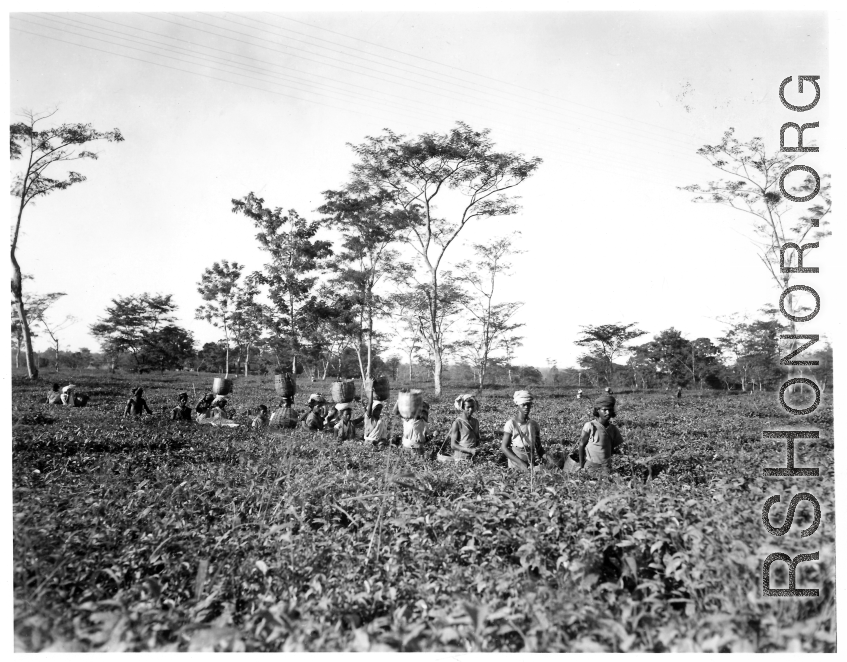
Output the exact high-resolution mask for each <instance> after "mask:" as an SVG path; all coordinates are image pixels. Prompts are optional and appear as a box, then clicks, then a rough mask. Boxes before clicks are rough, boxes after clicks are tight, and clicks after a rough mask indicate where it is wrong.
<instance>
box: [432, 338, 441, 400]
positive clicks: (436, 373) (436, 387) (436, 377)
mask: <svg viewBox="0 0 847 662" xmlns="http://www.w3.org/2000/svg"><path fill="white" fill-rule="evenodd" d="M432 354H433V359H434V361H433V367H432V381H433V391H434V394H435V396H436V397H438V396H440V395H441V375H442V373H443V372H444V364H443V363H442V360H441V351H440V350H438V349H436V350H435V351H433V353H432Z"/></svg>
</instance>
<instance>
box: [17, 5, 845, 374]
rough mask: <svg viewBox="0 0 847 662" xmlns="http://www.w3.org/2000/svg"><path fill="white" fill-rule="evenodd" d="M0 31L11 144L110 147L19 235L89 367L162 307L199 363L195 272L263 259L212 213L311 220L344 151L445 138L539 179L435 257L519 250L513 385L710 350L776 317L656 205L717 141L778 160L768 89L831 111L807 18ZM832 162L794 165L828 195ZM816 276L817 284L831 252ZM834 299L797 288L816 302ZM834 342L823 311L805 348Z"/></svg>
mask: <svg viewBox="0 0 847 662" xmlns="http://www.w3.org/2000/svg"><path fill="white" fill-rule="evenodd" d="M9 27H10V83H11V85H10V121H17V120H18V116H17V113H19V112H20V111H21V110H22V109H27V108H28V109H31V110H34V111H36V112H42V111H48V110H51V109H55V108H58V111H57V112H56V114H55V115H54V116H53V117H52V118H51V119H50V120H48V121H52V122H55V123H64V122H68V123H71V122H86V123H91V124H92V125H93V126H94V127H95V128H97V129H101V130H108V129H112V128H114V127H118V128H120V130H121V132H122V133H123V135H124V137H125V141H124V142H122V143H119V144H112V143H103V144H102V145H98V146H97V151H98V152H99V159H98V160H97V161H87V162H83V163H81V164H79V165H78V166H77V167H78V169H79V171H80V172H82V173H83V174H84V175H85V176H86V177H87V178H88V179H87V181H86V182H84V183H82V184H79V185H77V186H74V187H72V188H71V189H69V190H67V191H62V192H58V193H55V194H53V195H52V196H50V197H48V198H45V199H43V200H40V201H38V203H37V205H35V206H31V207H28V208H27V209H26V211H25V214H24V219H23V225H22V235H21V240H20V246H19V250H18V260H19V262H20V264H21V266H22V268H23V271H24V272H25V273H28V274H31V275H32V276H33V280H32V281H28V282H27V286H28V287H30V288H31V289H32V290H33V291H36V292H39V293H44V292H57V291H61V292H65V293H66V296H65V297H64V298H62V299H61V300H60V302H59V303H57V304H56V306H55V307H54V312H53V316H54V318H55V319H61V318H63V317H64V316H66V315H73V316H74V317H75V318H77V320H78V321H77V322H76V323H75V324H73V325H72V326H70V327H68V328H67V329H66V330H65V331H63V332H62V335H61V342H62V346H63V347H65V348H71V349H77V348H80V347H88V348H90V349H92V350H96V349H97V343H96V341H95V339H94V338H93V337H92V336H91V335H90V334H89V333H88V328H89V326H90V325H91V324H92V323H94V322H96V321H97V319H98V317H100V316H102V315H103V312H104V310H105V308H106V307H107V306H108V305H109V304H110V301H111V300H112V299H113V298H115V297H118V296H127V295H130V294H140V293H142V292H151V293H153V292H157V293H163V294H172V295H173V296H174V301H175V302H176V303H177V304H178V306H179V308H178V313H177V314H178V318H179V323H180V324H181V325H182V326H184V327H185V328H187V329H189V330H191V331H192V332H193V333H194V335H195V338H196V339H197V341H198V345H202V343H204V342H209V341H213V340H216V339H218V337H219V332H218V331H216V330H215V329H214V328H213V327H211V326H210V325H209V324H208V323H206V322H202V321H197V320H195V319H194V310H195V309H196V308H197V306H198V305H199V304H200V303H201V299H200V295H199V294H198V293H197V285H196V284H197V282H198V281H199V279H200V275H201V273H202V272H203V270H204V269H205V268H206V267H209V266H211V264H212V263H213V262H215V261H219V260H221V259H227V260H230V261H237V262H239V263H243V264H245V265H246V266H247V267H248V269H249V270H253V269H260V268H261V266H262V264H264V262H265V261H266V258H265V257H264V255H263V254H262V252H261V250H260V249H259V246H258V243H257V241H256V240H255V230H254V228H253V226H252V225H251V224H250V222H249V221H248V219H246V218H245V217H243V216H236V215H234V214H233V213H232V212H231V208H232V205H231V200H232V199H233V198H241V197H243V196H244V195H246V194H247V193H249V192H254V193H255V194H256V195H259V196H261V197H263V198H264V199H265V201H266V204H268V205H271V206H274V207H277V206H279V207H282V208H284V209H296V210H297V211H298V212H299V213H300V214H301V215H303V216H306V217H307V218H312V219H317V218H319V215H318V214H317V212H316V211H315V210H316V209H317V207H319V206H320V205H321V203H322V197H321V192H322V191H324V190H327V189H332V188H339V187H341V186H343V185H344V184H345V182H346V181H347V179H348V177H349V173H350V169H351V166H352V164H353V163H354V154H353V151H352V149H351V147H350V145H349V144H358V143H361V142H362V141H363V140H364V139H365V138H366V137H367V136H375V135H379V134H380V133H381V132H382V131H383V130H384V129H385V128H390V129H392V130H393V131H395V132H398V133H405V134H408V135H410V136H415V135H419V134H421V133H423V132H442V133H443V132H446V131H448V130H449V129H450V128H451V127H452V126H453V125H454V123H455V122H456V121H464V122H467V123H468V124H469V125H471V126H472V127H473V128H475V129H482V128H488V129H490V130H491V137H492V138H493V140H494V141H495V142H496V143H497V147H498V149H501V150H507V151H515V152H520V153H523V154H525V155H527V156H539V157H541V158H542V159H543V164H542V165H541V167H540V168H539V169H538V172H537V174H535V175H534V176H533V177H531V178H530V179H528V180H527V181H526V182H524V183H523V184H521V185H520V186H519V187H517V188H516V189H515V193H516V194H517V195H519V196H520V204H521V210H520V212H519V213H518V214H516V215H514V216H509V217H504V218H499V219H493V220H488V221H475V222H473V223H472V224H471V225H469V226H468V228H467V230H466V231H465V232H464V233H463V234H462V235H461V239H462V241H461V242H460V243H459V245H458V246H456V248H455V249H454V248H451V249H450V252H448V254H447V262H448V267H449V266H451V265H454V264H456V263H457V262H460V261H461V260H463V259H466V258H467V257H468V255H469V247H468V244H469V243H473V242H477V243H478V242H483V241H487V240H488V239H490V238H492V237H499V236H503V235H506V234H509V233H511V232H514V231H515V230H519V231H520V233H521V234H520V236H519V237H518V238H516V239H515V248H516V249H518V250H520V251H523V252H521V253H516V254H515V255H514V256H513V259H512V260H511V262H512V264H513V273H512V275H511V276H509V277H508V278H505V279H503V281H502V282H501V283H498V286H497V298H498V299H499V300H501V301H522V302H524V306H523V307H522V309H521V310H520V312H519V314H518V316H517V321H520V322H522V323H524V324H525V327H524V329H523V332H524V336H525V340H524V344H523V346H522V347H521V348H520V349H519V350H518V352H517V355H516V363H519V364H527V365H535V366H539V367H540V366H544V365H545V364H547V363H548V361H556V362H557V364H558V365H559V367H565V366H569V365H573V364H574V363H575V360H576V358H577V356H578V355H579V354H580V353H581V352H582V349H581V348H579V347H577V346H575V345H574V340H575V339H576V338H577V337H578V336H579V331H580V327H581V326H584V325H599V324H606V323H631V322H632V323H637V325H638V327H639V328H640V329H642V330H644V331H646V332H647V333H648V336H645V339H647V338H649V337H650V336H652V335H654V334H656V333H658V332H660V331H662V330H663V329H667V328H668V327H671V326H673V327H675V328H677V329H679V330H681V331H682V332H683V333H684V334H685V335H686V336H687V337H688V338H691V339H693V338H697V337H702V336H706V337H711V338H713V339H715V338H717V337H718V336H719V335H721V334H722V333H723V331H724V329H725V328H726V327H725V325H724V323H723V322H722V321H721V320H724V319H726V318H727V317H728V316H729V315H731V314H734V313H737V314H748V315H754V314H755V313H756V311H757V310H758V309H759V308H761V307H762V306H764V305H770V306H773V305H776V303H777V300H778V296H779V290H778V289H777V288H776V287H775V286H774V285H773V284H772V281H771V280H770V278H769V276H768V273H767V272H766V270H765V268H764V267H763V266H762V265H761V263H760V262H759V260H758V257H757V255H756V248H755V246H754V245H753V244H752V243H751V241H750V236H751V234H752V233H751V229H752V226H751V225H750V217H747V216H745V215H743V214H740V213H739V212H733V211H732V210H729V209H726V208H724V207H719V206H715V205H696V204H693V203H692V202H691V195H690V194H689V193H686V192H684V191H679V190H678V188H677V187H680V186H685V185H688V184H693V183H705V182H706V181H708V180H709V179H711V178H714V171H713V169H712V168H711V167H710V166H709V165H708V164H707V163H706V162H705V161H704V160H703V159H702V158H700V157H698V156H697V154H696V150H697V148H698V147H700V146H701V145H703V144H706V143H715V142H717V141H718V140H719V139H720V136H721V134H722V133H723V132H724V131H725V130H726V129H728V128H729V127H734V128H735V131H736V135H737V137H739V138H740V139H741V140H748V139H750V138H752V137H753V136H761V137H763V138H764V139H765V141H766V144H767V145H768V148H769V151H775V150H776V148H777V147H778V140H779V127H780V126H781V124H782V123H783V122H786V121H797V113H791V112H789V111H787V110H786V109H785V108H784V107H783V106H782V104H781V103H780V101H779V98H778V88H779V83H780V81H782V79H783V78H785V77H786V76H789V75H795V76H796V75H798V74H810V73H813V74H815V75H820V76H821V83H822V85H823V87H824V90H826V81H827V77H828V74H829V65H828V63H829V58H830V55H829V50H828V22H827V16H826V14H825V13H823V12H817V11H809V12H803V13H799V12H772V13H761V12H759V13H756V12H732V13H730V12H704V13H662V12H633V13H622V12H584V11H583V12H524V13H518V12H497V13H486V14H483V13H478V12H464V13H445V12H438V13H436V12H430V13H411V12H409V13H403V12H348V13H342V12H288V13H285V12H280V11H276V10H272V13H268V12H226V13H224V12H215V13H199V12H195V13H188V12H183V13H150V12H134V13H93V12H86V13H24V12H20V13H14V14H12V15H11V16H10V18H9ZM798 98H799V97H798ZM828 113H829V105H828V103H827V99H826V95H824V97H823V98H822V102H821V104H820V105H819V106H818V108H816V109H815V112H814V113H805V114H804V117H803V118H802V119H803V121H806V122H808V121H820V122H821V128H820V129H819V130H818V132H817V134H816V136H815V137H816V139H817V142H818V144H820V145H824V146H825V145H827V144H828V142H827V141H828V140H831V138H830V137H829V134H828V119H829V114H828ZM811 114H814V118H811V117H809V118H807V117H806V115H811ZM827 156H828V155H827V154H826V152H825V151H822V153H821V154H812V155H808V156H806V157H804V160H803V162H805V163H807V164H809V165H812V166H814V167H816V168H818V169H819V171H820V172H828V171H829V170H828V169H827V168H828V163H827ZM18 166H19V163H18V162H12V173H13V174H14V172H15V171H16V167H18ZM59 172H61V171H58V172H56V173H54V174H59ZM16 203H17V200H16V199H11V200H10V218H11V219H12V220H14V218H15V215H16V213H17V205H16ZM446 211H447V210H445V212H446ZM814 254H815V255H814V261H815V264H816V265H819V266H821V268H822V271H823V270H825V269H826V267H827V265H832V264H833V259H834V258H833V256H834V254H835V253H834V251H833V249H832V247H831V244H830V243H828V242H827V241H826V240H825V241H824V242H822V245H821V247H820V249H817V250H816V251H815V252H814ZM832 282H833V281H832V279H831V278H830V279H829V280H828V281H827V280H826V279H823V278H820V279H817V280H816V282H815V283H814V285H815V287H816V289H817V290H818V292H819V293H820V295H821V298H822V300H824V301H826V300H827V298H829V297H830V295H832V296H834V289H833V287H832ZM833 319H834V318H833V312H832V309H831V307H828V306H823V307H822V310H821V313H820V315H819V316H818V317H817V319H816V324H817V325H818V326H817V329H818V330H820V331H821V332H825V330H826V329H827V328H828V324H829V325H831V324H832V322H833ZM806 326H807V327H810V325H806ZM384 328H386V329H387V327H384ZM815 330H816V329H812V328H804V329H803V332H804V333H813V332H815ZM35 346H36V349H46V347H47V343H46V342H45V340H44V338H37V339H36V340H35Z"/></svg>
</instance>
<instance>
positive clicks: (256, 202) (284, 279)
mask: <svg viewBox="0 0 847 662" xmlns="http://www.w3.org/2000/svg"><path fill="white" fill-rule="evenodd" d="M264 203H265V201H264V199H263V198H258V197H256V196H255V195H254V194H253V193H252V192H251V193H249V194H247V195H246V196H245V197H244V198H242V199H241V200H235V199H233V200H232V212H233V213H234V214H244V215H245V216H246V217H247V218H249V219H250V220H252V221H253V224H254V225H255V226H256V228H257V229H258V230H259V233H258V234H257V235H256V239H257V240H258V241H259V245H260V246H261V247H262V249H263V250H265V251H267V253H268V254H269V255H270V257H271V261H270V262H269V263H268V264H266V265H265V268H264V272H263V273H261V274H259V275H258V281H259V282H260V283H261V284H262V285H267V286H268V295H269V297H270V299H271V302H272V303H273V305H274V306H275V307H276V312H277V314H278V316H279V317H278V319H277V325H276V328H278V329H285V330H286V334H287V336H288V341H289V351H290V355H291V361H292V369H291V372H292V373H293V374H297V354H298V352H299V351H300V339H301V337H302V336H303V334H304V333H305V332H306V330H307V329H308V328H309V327H311V328H312V329H314V328H316V326H317V322H318V320H317V319H316V314H317V313H318V312H319V311H320V308H319V307H318V306H317V300H316V298H315V296H314V295H313V289H314V287H315V284H316V283H317V280H318V278H317V275H316V272H317V271H318V270H319V269H321V268H322V267H323V265H324V264H325V262H326V261H327V260H328V259H329V258H330V257H331V256H332V248H331V244H330V242H328V241H324V240H321V239H315V235H316V234H317V232H318V229H319V228H320V223H318V222H315V221H312V222H310V221H307V220H306V219H304V218H302V217H301V216H300V215H299V214H298V213H297V212H296V211H295V210H294V209H290V210H288V213H287V214H286V213H284V212H283V210H282V208H281V207H276V208H275V209H270V208H267V207H265V206H264Z"/></svg>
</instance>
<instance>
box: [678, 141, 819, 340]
mask: <svg viewBox="0 0 847 662" xmlns="http://www.w3.org/2000/svg"><path fill="white" fill-rule="evenodd" d="M734 134H735V129H733V128H730V129H728V130H727V131H725V132H724V134H723V136H722V138H721V140H720V142H719V143H718V144H717V145H703V147H701V148H700V149H698V150H697V154H699V155H700V156H702V157H703V158H704V159H706V160H707V161H708V162H709V163H710V164H711V165H712V166H713V167H714V168H716V169H718V170H720V171H721V172H722V173H725V174H726V175H728V176H729V178H728V179H726V178H725V179H719V180H714V181H710V182H707V183H706V184H703V185H700V184H692V185H690V186H684V187H679V188H680V190H683V191H688V192H690V193H696V194H697V195H696V197H695V198H694V199H693V202H698V203H713V204H720V205H725V206H728V207H731V208H732V209H735V210H737V211H740V212H743V213H746V214H749V215H750V216H752V217H753V234H754V236H755V238H756V239H755V241H754V244H755V245H756V247H757V250H758V254H759V259H760V260H761V262H762V264H763V265H764V266H765V268H766V269H767V270H768V273H769V274H770V276H771V278H772V279H773V281H774V283H775V284H776V286H777V287H778V288H779V289H780V290H785V289H786V288H788V287H789V285H790V283H791V279H792V277H793V275H794V274H793V273H792V272H788V273H783V272H782V270H781V266H782V265H781V262H782V259H783V257H782V253H783V247H785V249H786V252H785V256H786V257H785V263H784V266H786V267H789V266H791V265H792V264H794V263H795V262H796V263H797V264H794V266H795V267H798V266H803V259H804V255H803V251H805V250H809V249H811V248H816V247H817V246H818V243H819V241H820V239H821V238H823V237H826V236H828V235H830V234H831V232H830V231H829V229H828V228H829V219H828V218H827V216H828V215H829V213H830V210H831V207H832V200H831V196H830V184H829V180H830V177H829V175H828V174H824V175H823V176H822V177H821V187H820V192H819V193H818V195H817V196H815V200H816V201H815V203H814V204H813V205H812V206H810V207H808V208H807V209H806V210H805V213H802V214H801V215H800V216H799V217H797V218H795V219H794V220H793V221H791V219H790V217H789V216H787V214H788V212H789V211H790V210H791V205H790V202H791V201H789V200H787V199H786V198H785V197H784V196H783V195H782V192H781V191H780V180H781V179H782V178H783V176H784V175H785V174H786V171H787V170H788V168H789V167H790V166H792V165H793V164H794V163H795V161H797V160H798V159H799V158H801V157H802V156H803V153H802V152H783V151H778V152H776V153H775V154H774V155H772V156H768V154H767V150H766V148H765V142H764V140H763V139H762V138H752V139H751V140H749V141H747V142H745V143H742V142H740V141H739V140H738V139H737V138H736V137H735V135H734ZM800 142H801V144H802V139H801V141H800ZM785 189H786V191H790V193H791V194H792V195H794V196H795V197H805V196H807V195H809V194H811V193H812V192H813V191H814V189H815V181H814V178H813V177H811V176H810V175H809V176H806V177H805V178H804V180H803V182H802V183H801V184H800V185H799V186H796V187H793V188H792V187H790V186H788V184H785ZM814 221H816V223H814ZM813 223H814V224H813ZM804 242H806V243H804ZM785 308H786V311H787V312H788V313H789V314H791V315H794V314H795V305H794V300H793V295H792V293H791V292H789V293H788V295H787V296H786V297H785ZM789 326H790V328H791V333H792V334H793V333H794V323H793V322H791V323H790V325H789Z"/></svg>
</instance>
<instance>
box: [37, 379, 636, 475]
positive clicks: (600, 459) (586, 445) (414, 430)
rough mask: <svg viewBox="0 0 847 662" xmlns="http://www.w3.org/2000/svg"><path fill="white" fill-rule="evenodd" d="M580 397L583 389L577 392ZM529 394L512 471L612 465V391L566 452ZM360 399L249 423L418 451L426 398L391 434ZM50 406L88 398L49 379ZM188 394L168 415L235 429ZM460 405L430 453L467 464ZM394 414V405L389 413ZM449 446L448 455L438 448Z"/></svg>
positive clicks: (470, 435)
mask: <svg viewBox="0 0 847 662" xmlns="http://www.w3.org/2000/svg"><path fill="white" fill-rule="evenodd" d="M577 398H582V391H579V392H578V393H577ZM534 400H535V399H534V397H533V396H532V394H531V393H529V391H525V390H521V391H516V392H515V394H514V397H513V401H514V404H515V406H516V408H517V412H516V414H515V415H514V416H513V417H511V418H509V419H508V420H507V421H506V422H505V424H504V426H503V436H502V439H501V441H500V452H501V453H502V454H503V455H504V456H505V458H506V459H507V461H508V465H509V466H510V467H511V468H513V469H522V470H528V469H529V468H530V467H531V466H538V465H541V464H542V463H546V464H548V465H550V466H554V465H556V466H559V467H560V468H567V467H569V468H570V470H576V471H578V470H585V471H591V472H595V471H596V472H605V473H608V472H610V471H611V466H612V455H613V454H614V453H615V452H616V450H617V449H618V448H619V447H620V445H621V444H622V443H623V438H622V436H621V433H620V430H619V429H618V428H617V427H616V426H615V425H614V424H613V423H612V422H611V419H612V418H614V417H615V415H616V412H615V404H616V401H615V397H614V396H613V395H612V394H611V390H610V389H608V388H607V389H606V392H605V393H603V394H602V395H601V396H600V397H598V398H597V399H596V400H595V401H594V407H593V410H592V416H591V420H589V421H588V422H587V423H585V425H584V426H583V428H582V431H581V435H580V439H579V441H578V443H577V445H576V448H575V449H574V450H573V453H572V454H571V455H570V458H571V462H567V458H561V457H553V456H550V457H547V453H546V452H545V449H544V446H543V445H542V443H541V432H540V427H539V425H538V423H537V422H536V421H535V420H534V419H532V418H531V413H532V407H533V403H534ZM357 401H361V400H360V399H359V398H355V399H354V400H353V401H352V402H341V403H336V404H335V405H334V406H332V407H330V406H329V405H328V403H327V401H326V399H325V398H324V397H323V396H322V395H320V394H319V393H313V394H311V395H310V396H309V400H308V410H307V411H305V412H303V413H302V414H300V413H299V412H298V411H297V410H295V409H294V402H293V397H290V396H285V397H283V398H282V400H281V401H280V403H279V406H278V408H277V409H276V410H275V411H274V412H273V413H270V412H269V411H268V408H267V406H265V405H260V406H259V411H258V413H257V414H256V416H255V417H254V418H253V420H252V422H251V427H252V428H254V429H257V430H262V429H265V428H282V429H293V428H296V427H298V426H300V427H302V428H304V429H306V430H309V431H313V432H320V431H324V432H331V433H332V434H333V436H334V437H335V438H336V439H337V440H338V441H339V442H350V441H356V440H359V441H361V442H362V443H365V444H370V445H372V446H374V447H375V448H386V447H388V446H389V445H392V444H393V445H395V446H399V447H401V448H402V449H404V450H406V451H409V452H411V453H416V454H419V455H423V454H424V453H425V451H426V448H427V446H429V442H430V441H431V439H432V435H431V434H430V432H429V430H428V425H429V411H430V406H429V403H427V402H423V403H422V404H421V406H420V408H419V410H418V411H417V413H416V414H415V415H414V416H413V417H411V418H406V419H404V421H403V432H402V434H397V435H394V436H393V437H392V438H389V425H388V422H387V421H386V420H385V418H384V417H383V414H384V412H385V408H386V405H387V404H388V403H387V402H386V401H380V400H377V399H375V398H374V399H372V400H370V401H369V400H368V399H365V401H364V403H363V406H364V412H363V413H362V414H361V415H359V416H356V417H354V416H353V408H354V403H355V402H357ZM48 402H49V403H51V404H62V405H70V404H71V403H73V406H85V405H86V404H87V402H88V396H87V395H84V394H77V393H76V392H75V387H74V385H73V384H71V385H69V386H66V387H65V388H63V389H61V390H60V389H59V385H58V384H54V385H53V391H52V392H51V394H50V395H49V397H48ZM188 403H189V399H188V393H186V392H182V393H180V394H179V395H178V396H177V406H176V407H174V408H173V409H172V410H171V412H170V418H171V420H173V421H192V420H195V419H196V421H197V423H198V424H201V425H204V424H208V425H215V426H224V427H237V426H238V423H235V422H234V421H233V420H232V415H231V414H230V412H229V411H228V410H227V399H226V398H225V397H223V396H222V395H215V394H213V393H205V394H204V395H203V397H201V398H200V400H199V401H198V402H197V404H196V405H195V406H194V407H193V408H192V407H190V406H189V404H188ZM453 404H454V407H455V409H456V410H457V411H458V415H457V416H456V419H455V420H454V421H453V424H452V425H451V427H450V431H449V433H448V436H447V438H446V439H445V440H444V442H443V443H442V444H441V447H440V449H439V452H438V453H436V456H437V457H438V458H439V459H442V460H444V459H450V460H453V461H455V462H460V463H461V462H472V461H473V459H474V458H475V457H476V455H477V453H478V452H479V450H480V447H481V439H480V433H479V420H478V418H477V417H476V413H477V412H478V411H479V401H478V399H477V397H476V396H474V395H473V394H470V393H464V394H462V395H459V396H458V397H457V398H456V399H455V401H454V403H453ZM144 413H147V414H152V413H153V412H152V411H151V409H150V407H149V406H148V404H147V401H146V400H145V399H144V390H143V388H142V387H140V386H138V387H136V388H134V389H133V390H132V396H131V397H130V399H129V400H128V401H127V403H126V407H125V408H124V416H141V415H142V414H144ZM391 414H392V415H393V416H398V415H399V410H398V405H397V404H395V405H394V408H393V410H392V412H391ZM448 444H449V447H450V451H451V454H449V455H448V454H444V453H442V452H441V451H444V450H445V448H446V447H447V445H448Z"/></svg>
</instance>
